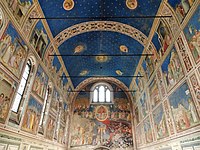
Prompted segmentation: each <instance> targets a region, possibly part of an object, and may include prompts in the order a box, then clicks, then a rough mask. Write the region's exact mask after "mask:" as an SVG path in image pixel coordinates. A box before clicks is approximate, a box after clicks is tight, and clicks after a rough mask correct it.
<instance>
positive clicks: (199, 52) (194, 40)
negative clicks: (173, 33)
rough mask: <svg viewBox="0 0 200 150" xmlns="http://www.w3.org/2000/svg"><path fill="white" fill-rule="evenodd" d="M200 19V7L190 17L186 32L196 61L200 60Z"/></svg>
mask: <svg viewBox="0 0 200 150" xmlns="http://www.w3.org/2000/svg"><path fill="white" fill-rule="evenodd" d="M199 20H200V7H198V9H197V10H196V12H195V14H194V15H193V16H192V17H191V18H190V21H189V22H188V24H187V26H186V27H185V29H184V30H183V31H184V34H185V37H186V39H187V41H188V45H189V48H190V51H191V52H192V55H193V57H194V60H195V61H196V62H199V61H200V44H199V41H200V27H199Z"/></svg>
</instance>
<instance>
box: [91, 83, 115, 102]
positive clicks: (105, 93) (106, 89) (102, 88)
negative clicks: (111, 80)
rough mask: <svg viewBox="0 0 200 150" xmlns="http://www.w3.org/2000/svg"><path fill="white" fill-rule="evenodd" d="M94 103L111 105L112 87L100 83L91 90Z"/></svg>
mask: <svg viewBox="0 0 200 150" xmlns="http://www.w3.org/2000/svg"><path fill="white" fill-rule="evenodd" d="M91 91H92V93H91V101H92V103H111V101H112V98H113V93H111V91H112V87H111V86H110V85H108V84H107V83H98V84H95V85H94V86H93V87H92V88H91Z"/></svg>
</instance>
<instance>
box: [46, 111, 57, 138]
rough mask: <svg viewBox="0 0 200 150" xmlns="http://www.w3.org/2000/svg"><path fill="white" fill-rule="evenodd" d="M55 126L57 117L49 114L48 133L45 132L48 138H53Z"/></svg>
mask: <svg viewBox="0 0 200 150" xmlns="http://www.w3.org/2000/svg"><path fill="white" fill-rule="evenodd" d="M55 126H56V122H55V118H54V117H52V116H51V115H49V118H48V120H47V127H46V134H45V137H46V138H47V139H49V140H53V136H54V130H55Z"/></svg>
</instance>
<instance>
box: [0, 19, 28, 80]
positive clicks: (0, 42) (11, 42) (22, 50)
mask: <svg viewBox="0 0 200 150" xmlns="http://www.w3.org/2000/svg"><path fill="white" fill-rule="evenodd" d="M27 51H28V48H27V46H26V45H25V44H24V41H23V40H22V39H21V37H20V36H19V34H18V33H17V31H16V30H15V28H14V27H13V25H12V24H11V23H10V24H9V25H8V27H7V30H6V31H5V33H4V34H3V36H2V37H1V39H0V61H1V62H2V63H3V64H4V65H5V66H6V67H7V68H8V69H9V70H10V71H11V72H12V73H13V74H14V75H16V76H17V77H19V76H20V74H21V72H22V68H23V64H24V61H25V58H26V55H27Z"/></svg>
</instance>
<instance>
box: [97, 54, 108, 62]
mask: <svg viewBox="0 0 200 150" xmlns="http://www.w3.org/2000/svg"><path fill="white" fill-rule="evenodd" d="M107 60H108V56H105V55H99V56H96V61H98V62H100V63H103V62H106V61H107Z"/></svg>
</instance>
